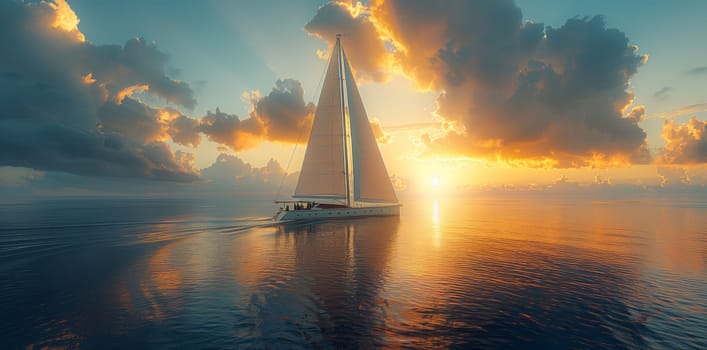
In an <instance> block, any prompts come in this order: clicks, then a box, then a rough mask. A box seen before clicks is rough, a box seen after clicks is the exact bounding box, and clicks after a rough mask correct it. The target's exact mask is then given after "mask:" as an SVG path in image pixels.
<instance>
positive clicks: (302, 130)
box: [275, 60, 329, 199]
mask: <svg viewBox="0 0 707 350" xmlns="http://www.w3.org/2000/svg"><path fill="white" fill-rule="evenodd" d="M328 66H329V60H327V61H326V63H325V64H324V71H322V75H321V76H320V77H319V83H318V84H317V88H316V89H315V90H314V91H315V93H316V92H317V91H318V92H319V94H318V95H315V96H314V99H313V101H317V98H319V95H321V90H320V88H321V86H322V82H323V81H324V76H325V75H326V71H327V68H328ZM317 107H318V106H314V108H315V110H314V113H315V114H316V112H317V110H316V108H317ZM312 123H314V118H312ZM303 133H304V128H302V129H300V130H299V132H298V133H297V141H295V145H294V147H292V153H290V159H289V160H288V161H287V167H286V168H285V174H284V175H282V179H280V186H278V188H277V194H276V197H275V199H278V198H280V192H281V191H282V185H283V184H284V183H285V179H286V178H287V174H288V172H289V171H290V165H291V164H292V158H294V156H295V151H297V145H299V141H300V140H301V139H302V134H303Z"/></svg>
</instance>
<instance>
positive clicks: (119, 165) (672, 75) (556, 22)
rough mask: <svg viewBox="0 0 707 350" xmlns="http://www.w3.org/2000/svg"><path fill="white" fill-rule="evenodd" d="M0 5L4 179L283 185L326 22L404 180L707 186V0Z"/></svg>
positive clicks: (41, 184) (57, 184) (429, 188)
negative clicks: (706, 18) (339, 37)
mask: <svg viewBox="0 0 707 350" xmlns="http://www.w3.org/2000/svg"><path fill="white" fill-rule="evenodd" d="M0 7H1V8H2V11H0V27H2V30H1V31H0V37H2V39H3V40H2V42H3V45H4V46H5V47H4V48H3V50H2V51H1V52H2V54H0V91H2V94H0V193H5V194H9V195H84V194H87V195H89V194H101V193H112V194H122V193H151V192H175V191H176V192H183V193H223V192H224V191H227V192H230V191H233V192H244V193H245V192H258V191H270V192H274V191H277V192H278V195H279V192H280V191H282V189H283V188H284V189H285V190H284V191H285V193H284V194H285V195H286V194H287V192H288V191H291V187H292V185H293V184H294V183H295V182H296V178H297V172H298V171H299V167H300V165H301V162H302V158H303V155H304V149H305V145H304V142H305V141H306V138H307V130H308V128H309V127H310V126H311V122H312V118H313V113H314V111H315V110H316V103H317V98H318V95H319V89H320V87H321V86H320V84H321V80H322V76H323V73H324V69H325V65H326V59H327V57H328V55H329V52H330V50H331V48H332V43H333V40H334V39H333V38H334V36H335V34H336V33H342V34H343V35H344V37H343V43H344V48H345V50H346V52H347V54H348V56H349V58H350V61H351V64H352V66H353V69H354V71H355V76H356V79H357V82H358V84H359V88H360V91H361V95H362V98H363V101H364V104H365V106H366V109H367V112H368V115H369V117H370V118H371V123H372V126H374V129H375V130H376V131H377V136H378V140H379V147H380V149H381V152H382V155H383V158H384V159H385V162H386V164H387V167H388V172H389V174H391V176H392V177H393V182H394V184H395V186H396V188H397V190H398V191H399V193H405V192H410V193H417V192H420V193H424V192H438V193H459V192H460V191H465V190H470V191H471V190H503V191H505V190H515V191H517V190H547V189H568V188H574V189H577V188H581V189H582V190H587V191H599V190H606V189H607V188H613V189H616V188H629V187H630V188H634V187H635V188H639V189H640V188H643V189H660V188H680V189H690V188H692V189H694V188H698V189H701V190H704V189H705V187H706V185H707V166H706V164H707V138H706V137H707V89H705V88H704V87H705V86H706V85H707V59H705V57H707V45H704V43H703V40H702V38H701V36H702V34H703V33H707V22H705V21H704V20H702V18H701V16H702V14H704V13H707V2H704V1H697V0H695V1H671V2H666V1H657V0H650V1H621V2H617V1H606V0H599V1H591V2H589V1H563V2H560V3H558V2H557V1H549V0H540V1H538V0H533V1H530V0H516V1H513V0H493V1H492V0H477V1H461V0H460V1H435V2H429V1H421V0H420V1H401V0H399V1H391V0H371V1H366V2H356V1H354V2H324V1H274V0H268V1H257V2H241V1H238V2H234V1H181V2H176V3H175V2H172V1H169V2H168V1H163V0H155V1H148V2H144V1H132V0H127V1H120V2H115V1H95V0H92V1H89V0H73V1H64V0H54V1H27V0H25V1H19V0H2V3H1V4H0Z"/></svg>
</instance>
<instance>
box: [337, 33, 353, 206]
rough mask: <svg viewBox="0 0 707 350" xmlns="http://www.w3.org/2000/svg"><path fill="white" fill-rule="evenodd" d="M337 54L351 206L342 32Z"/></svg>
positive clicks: (349, 192)
mask: <svg viewBox="0 0 707 350" xmlns="http://www.w3.org/2000/svg"><path fill="white" fill-rule="evenodd" d="M336 56H337V60H338V65H337V66H338V69H339V96H340V97H341V126H342V128H343V130H342V131H343V132H342V134H343V135H342V136H343V138H344V139H343V147H344V182H345V184H346V206H348V207H350V206H351V181H350V176H351V172H350V170H349V132H348V131H349V122H348V121H347V119H346V105H345V96H346V93H345V92H344V87H345V86H346V84H345V83H344V79H345V73H344V59H343V57H344V54H343V48H342V47H341V34H336Z"/></svg>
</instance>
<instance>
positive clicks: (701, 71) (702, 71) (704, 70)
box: [687, 66, 707, 75]
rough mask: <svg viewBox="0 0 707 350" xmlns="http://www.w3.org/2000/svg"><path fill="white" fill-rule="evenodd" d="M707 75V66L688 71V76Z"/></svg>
mask: <svg viewBox="0 0 707 350" xmlns="http://www.w3.org/2000/svg"><path fill="white" fill-rule="evenodd" d="M705 73H707V66H702V67H695V68H692V69H690V70H689V71H687V74H690V75H698V74H705Z"/></svg>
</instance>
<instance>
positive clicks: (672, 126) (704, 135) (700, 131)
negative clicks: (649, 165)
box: [660, 117, 707, 164]
mask: <svg viewBox="0 0 707 350" xmlns="http://www.w3.org/2000/svg"><path fill="white" fill-rule="evenodd" d="M661 136H662V137H663V139H665V141H666V142H667V144H666V145H665V148H664V153H663V155H662V156H661V158H660V162H662V163H665V164H704V163H707V121H702V120H699V119H697V117H692V118H690V120H689V121H688V122H687V123H685V124H678V123H677V122H676V121H674V120H666V121H665V123H664V124H663V131H662V133H661Z"/></svg>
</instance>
